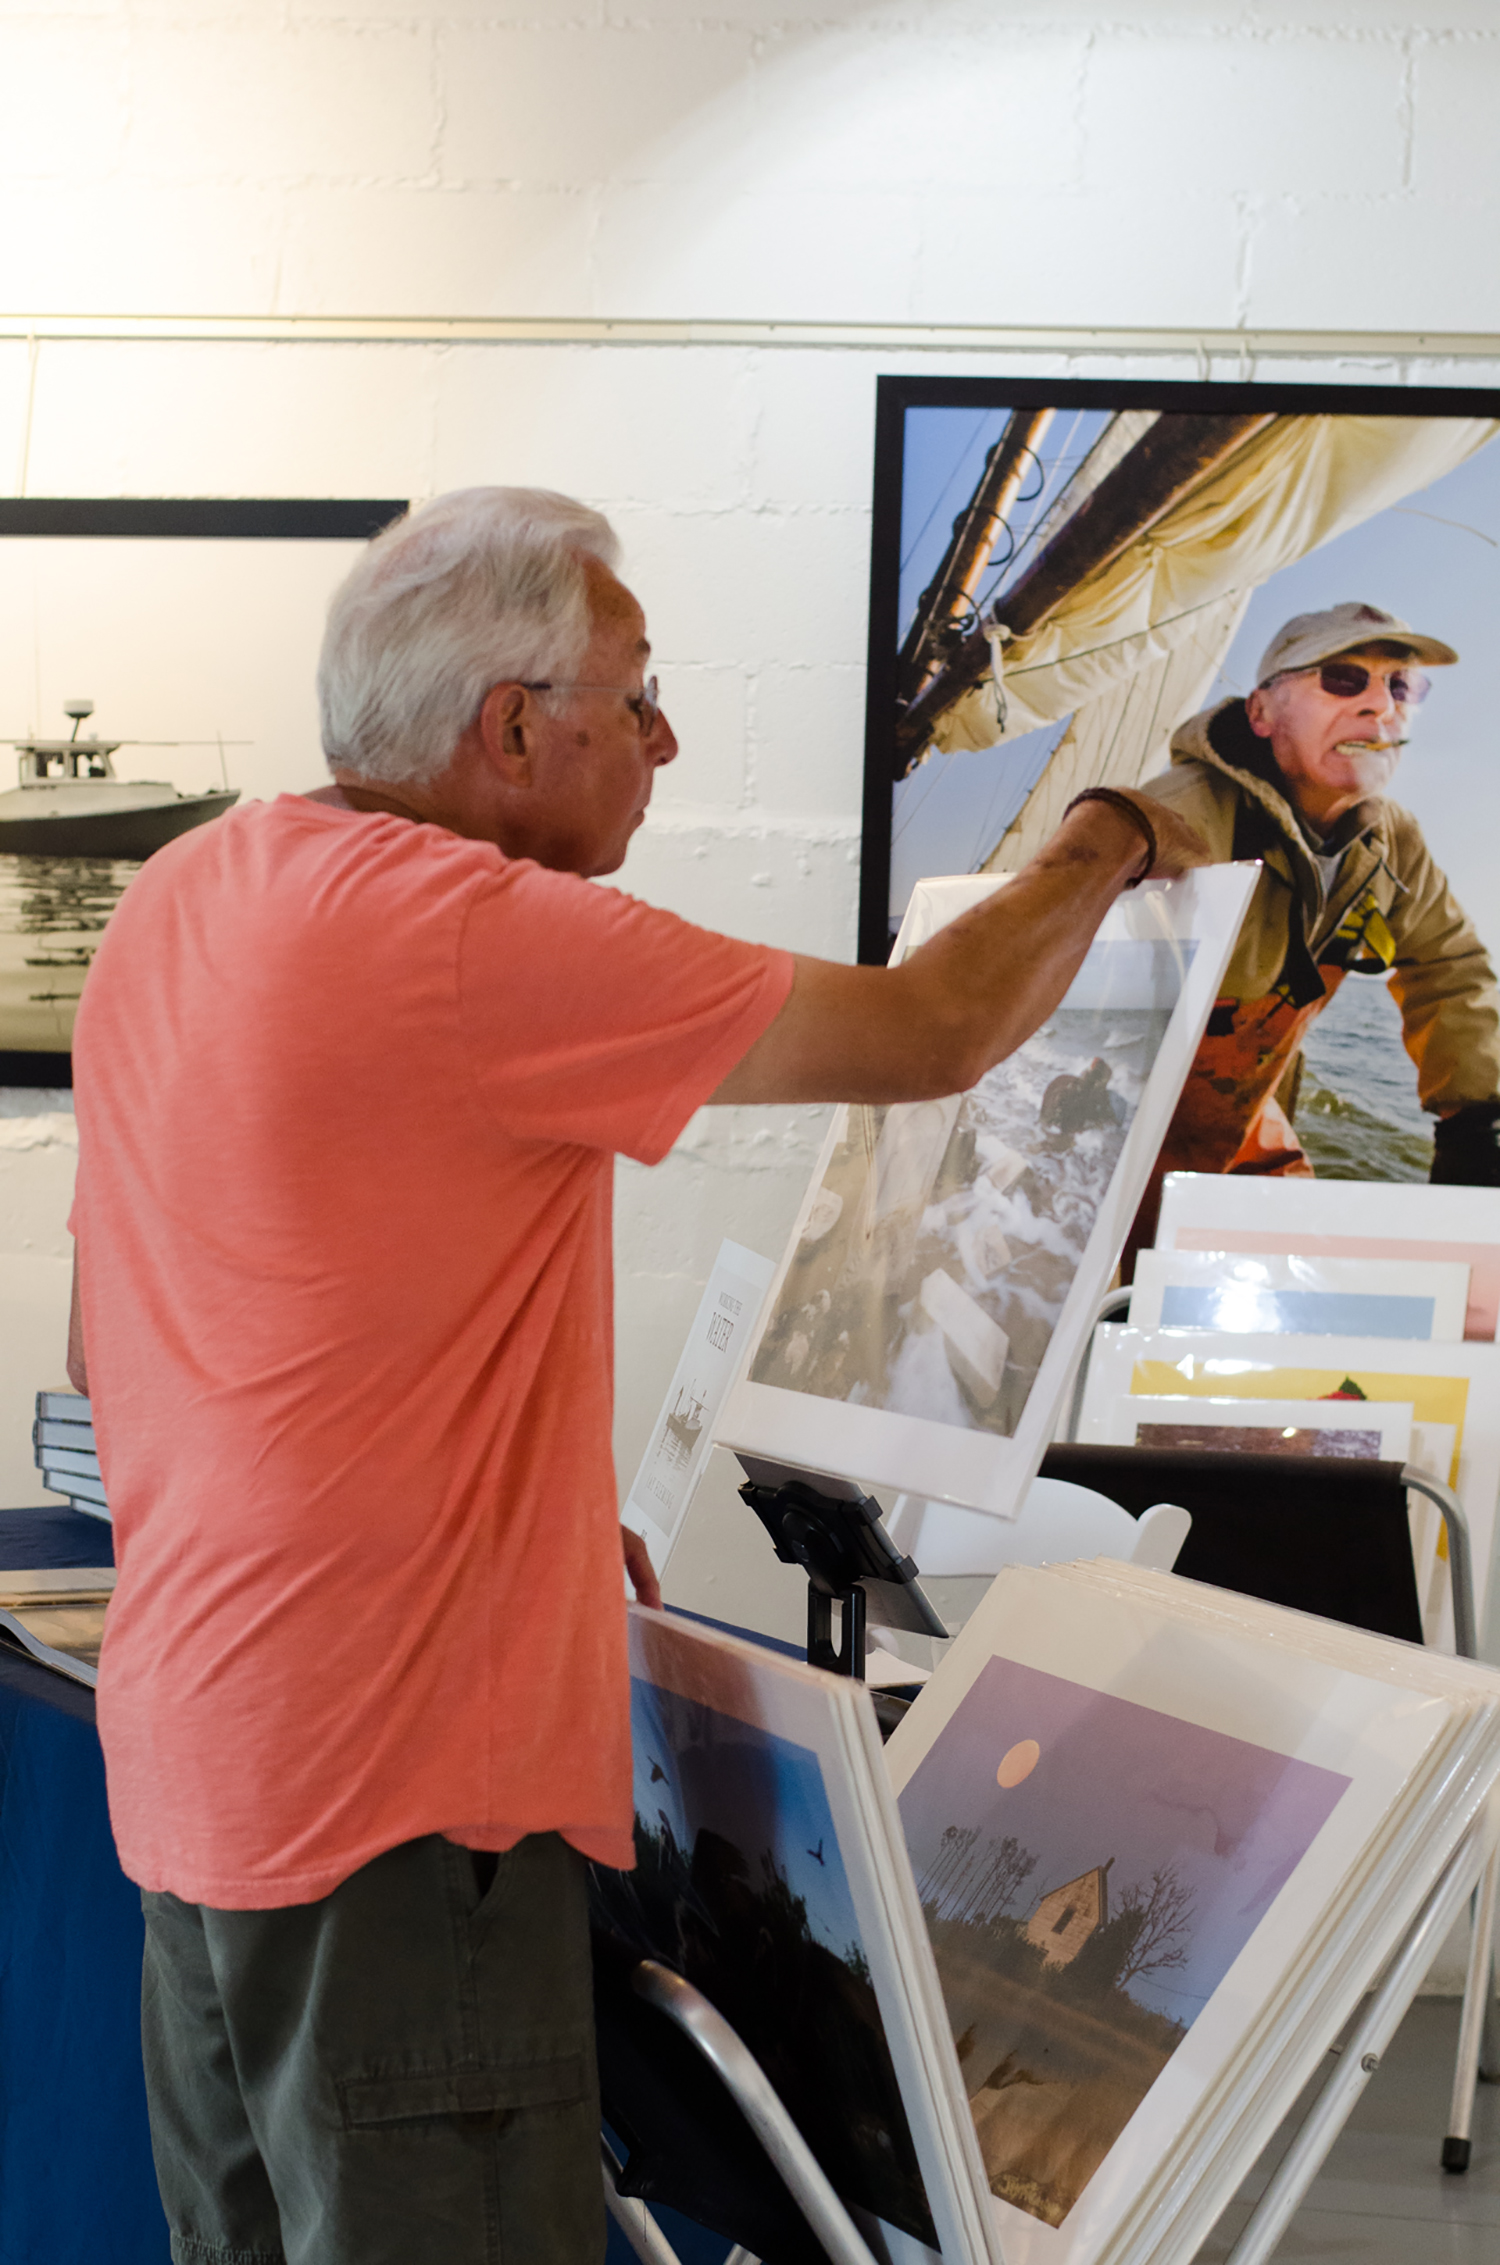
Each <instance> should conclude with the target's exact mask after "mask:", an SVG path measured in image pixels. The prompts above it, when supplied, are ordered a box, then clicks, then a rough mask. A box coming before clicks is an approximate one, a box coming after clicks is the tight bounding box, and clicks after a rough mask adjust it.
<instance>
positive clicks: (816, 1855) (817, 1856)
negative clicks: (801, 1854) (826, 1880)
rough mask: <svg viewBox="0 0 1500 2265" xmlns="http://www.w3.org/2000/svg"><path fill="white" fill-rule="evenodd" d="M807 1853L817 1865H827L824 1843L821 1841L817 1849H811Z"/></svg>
mask: <svg viewBox="0 0 1500 2265" xmlns="http://www.w3.org/2000/svg"><path fill="white" fill-rule="evenodd" d="M807 1853H808V1855H809V1856H810V1857H811V1858H812V1860H813V1862H814V1863H815V1864H825V1863H826V1861H827V1859H826V1858H825V1857H824V1854H823V1843H822V1841H821V1840H820V1841H819V1842H818V1845H817V1847H816V1848H810V1849H809V1850H808V1852H807Z"/></svg>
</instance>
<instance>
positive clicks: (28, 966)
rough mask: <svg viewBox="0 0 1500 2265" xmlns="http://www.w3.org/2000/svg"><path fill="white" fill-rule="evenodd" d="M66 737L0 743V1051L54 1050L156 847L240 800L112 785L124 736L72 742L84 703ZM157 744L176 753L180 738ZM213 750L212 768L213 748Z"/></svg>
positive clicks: (219, 792) (62, 1044)
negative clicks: (3, 755) (2, 766)
mask: <svg viewBox="0 0 1500 2265" xmlns="http://www.w3.org/2000/svg"><path fill="white" fill-rule="evenodd" d="M63 710H64V713H65V714H66V715H68V716H71V717H72V719H73V731H72V736H71V737H70V738H67V739H42V738H39V737H36V736H34V735H33V736H28V737H25V738H20V739H12V740H10V741H9V742H5V741H0V746H3V745H6V744H9V745H10V746H12V747H14V748H15V750H16V752H17V755H18V757H19V771H20V779H19V784H18V785H16V786H14V787H11V788H10V789H9V790H8V791H5V792H0V1051H3V1052H5V1053H15V1054H46V1055H50V1054H64V1053H66V1052H67V1051H68V1050H69V1049H70V1047H71V1046H72V1042H73V1018H74V1015H75V1014H76V1013H77V1011H78V999H79V994H80V993H81V992H82V990H83V979H84V977H85V976H86V975H87V973H88V971H89V963H90V962H91V960H92V959H93V956H94V953H95V952H96V951H97V950H98V948H99V938H100V937H101V935H102V934H103V933H104V928H105V924H106V923H107V921H108V919H109V916H110V914H111V913H112V912H113V911H114V908H115V906H116V905H117V904H118V903H119V901H120V898H121V897H122V896H123V894H124V892H125V889H126V887H127V886H128V884H129V882H130V881H131V879H132V878H133V877H134V875H135V874H136V873H137V872H138V871H139V870H140V867H141V865H142V863H143V862H144V860H145V859H146V858H148V857H150V856H151V855H152V853H153V852H154V851H155V850H158V849H160V848H162V847H163V845H164V844H165V843H167V842H169V841H173V840H175V839H176V837H177V836H178V835H179V834H184V833H187V832H188V831H189V830H190V829H191V828H192V827H194V826H202V825H206V824H207V823H208V822H209V820H210V819H213V818H221V817H223V815H224V813H225V812H226V811H227V810H232V809H233V808H234V805H235V804H236V802H238V800H239V791H238V789H237V788H235V787H231V786H229V785H228V784H227V783H226V784H225V785H224V786H222V787H213V788H210V789H208V791H206V792H205V793H201V794H183V793H180V792H179V791H178V789H177V788H176V787H174V786H170V785H168V784H167V783H166V781H164V780H160V779H122V778H118V777H117V776H116V775H115V768H114V763H113V760H112V758H113V757H114V755H115V754H116V753H117V751H118V750H119V749H120V748H122V747H124V746H127V745H130V744H137V745H140V744H146V745H149V744H151V743H150V742H145V743H142V742H134V743H132V742H128V741H126V740H123V739H97V738H83V737H80V726H81V725H82V724H83V723H84V722H85V720H86V719H87V718H88V717H89V716H91V715H92V714H93V712H94V703H93V701H92V700H67V701H65V702H64V703H63ZM158 744H164V745H170V746H174V747H175V746H181V745H183V744H184V743H183V742H181V741H170V742H159V743H158ZM207 744H210V745H217V746H218V747H219V760H220V764H221V766H222V763H223V760H224V755H223V743H222V742H209V743H207Z"/></svg>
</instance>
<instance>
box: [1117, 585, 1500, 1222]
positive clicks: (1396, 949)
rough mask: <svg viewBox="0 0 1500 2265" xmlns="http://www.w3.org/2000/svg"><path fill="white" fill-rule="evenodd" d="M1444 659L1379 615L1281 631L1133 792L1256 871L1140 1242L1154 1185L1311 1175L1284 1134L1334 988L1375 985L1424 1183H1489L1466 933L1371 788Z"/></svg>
mask: <svg viewBox="0 0 1500 2265" xmlns="http://www.w3.org/2000/svg"><path fill="white" fill-rule="evenodd" d="M1457 659H1458V655H1457V653H1456V652H1455V651H1454V650H1453V647H1452V646H1451V645H1446V644H1444V643H1443V642H1442V641H1441V639H1439V638H1436V637H1427V636H1420V635H1418V634H1417V633H1416V632H1415V631H1414V630H1413V629H1411V628H1410V627H1409V625H1408V624H1407V623H1406V622H1404V621H1401V620H1399V619H1398V618H1397V617H1396V615H1394V614H1391V613H1386V612H1384V611H1383V610H1382V609H1381V608H1380V607H1379V606H1372V605H1363V604H1358V603H1354V602H1349V603H1345V604H1342V605H1336V606H1330V607H1329V608H1328V609H1327V610H1326V611H1325V612H1322V613H1305V614H1298V615H1296V616H1295V617H1294V618H1293V619H1292V620H1291V621H1288V622H1286V623H1285V624H1284V625H1283V627H1282V628H1281V629H1279V630H1278V631H1277V633H1276V635H1275V636H1274V637H1273V638H1272V639H1271V642H1270V644H1269V645H1268V646H1267V648H1266V651H1265V653H1264V654H1263V655H1262V657H1261V662H1260V666H1259V669H1258V670H1257V673H1256V683H1255V689H1254V690H1253V691H1252V692H1251V693H1250V694H1249V696H1248V698H1245V699H1229V700H1222V701H1220V702H1219V703H1218V704H1217V705H1216V706H1215V707H1212V708H1209V709H1206V710H1205V711H1204V712H1203V713H1202V714H1200V715H1196V716H1193V717H1191V718H1190V719H1189V720H1188V722H1186V723H1184V724H1182V725H1180V726H1179V728H1178V730H1177V731H1176V732H1175V733H1174V734H1173V738H1172V767H1171V769H1170V770H1169V771H1164V772H1162V773H1160V774H1159V775H1158V776H1157V777H1155V778H1154V779H1148V780H1147V781H1146V782H1145V792H1146V793H1147V794H1150V795H1153V796H1155V798H1156V799H1157V800H1158V801H1160V802H1164V803H1166V804H1168V805H1169V806H1170V807H1171V808H1172V809H1173V810H1175V811H1176V812H1177V813H1178V814H1179V815H1180V816H1181V817H1183V818H1185V819H1187V820H1188V822H1189V823H1190V824H1191V825H1193V826H1195V827H1196V828H1197V830H1198V832H1199V833H1200V834H1201V835H1202V836H1203V837H1204V839H1205V840H1206V841H1207V842H1208V843H1209V845H1210V847H1211V849H1212V851H1213V855H1214V857H1215V859H1216V860H1217V859H1232V858H1260V859H1261V860H1262V861H1263V864H1264V867H1265V870H1264V872H1263V873H1262V875H1261V879H1260V883H1259V886H1258V887H1257V889H1256V892H1255V895H1254V897H1253V898H1252V900H1251V905H1250V910H1249V913H1248V914H1247V916H1246V919H1245V925H1244V927H1243V929H1242V930H1241V932H1240V938H1239V942H1238V944H1237V945H1236V947H1235V952H1234V956H1233V958H1232V959H1231V961H1230V964H1229V969H1228V972H1227V974H1226V976H1225V979H1224V986H1223V990H1222V993H1221V995H1220V997H1219V999H1218V1001H1217V1003H1216V1005H1215V1007H1214V1010H1213V1013H1212V1015H1211V1017H1210V1019H1209V1024H1208V1030H1207V1033H1206V1035H1205V1037H1204V1040H1203V1044H1202V1046H1201V1047H1200V1048H1199V1051H1198V1056H1197V1059H1196V1061H1195V1062H1194V1065H1193V1069H1192V1072H1191V1074H1190V1076H1189V1078H1188V1082H1187V1086H1186V1088H1185V1090H1184V1092H1183V1096H1182V1101H1181V1103H1180V1105H1179V1107H1178V1110H1177V1114H1176V1116H1175V1117H1174V1119H1173V1121H1172V1125H1171V1128H1170V1130H1169V1132H1168V1135H1167V1139H1166V1142H1165V1145H1164V1147H1163V1149H1162V1153H1161V1157H1160V1159H1159V1162H1158V1167H1157V1171H1158V1178H1157V1180H1156V1181H1155V1182H1154V1183H1153V1187H1152V1190H1151V1193H1150V1195H1149V1196H1148V1198H1147V1202H1146V1205H1145V1206H1143V1209H1142V1214H1141V1218H1140V1219H1139V1220H1138V1222H1137V1232H1136V1235H1135V1236H1134V1237H1132V1241H1133V1242H1135V1241H1138V1240H1139V1238H1140V1236H1141V1234H1142V1233H1143V1232H1144V1234H1145V1237H1146V1239H1148V1240H1149V1236H1150V1233H1151V1231H1152V1230H1153V1227H1154V1219H1155V1210H1156V1204H1157V1201H1158V1197H1159V1176H1160V1174H1161V1173H1164V1172H1169V1171H1189V1172H1262V1173H1310V1172H1311V1170H1312V1167H1311V1165H1310V1164H1309V1163H1308V1161H1307V1158H1306V1156H1305V1155H1304V1154H1303V1152H1302V1149H1301V1147H1300V1145H1299V1143H1298V1140H1297V1136H1296V1133H1295V1132H1294V1130H1293V1126H1292V1116H1293V1110H1294V1107H1295V1103H1296V1096H1297V1086H1298V1082H1299V1079H1300V1073H1301V1063H1302V1044H1303V1040H1304V1038H1305V1037H1306V1034H1307V1030H1308V1026H1309V1024H1310V1023H1311V1022H1312V1021H1313V1020H1314V1019H1315V1017H1316V1016H1317V1015H1319V1014H1321V1012H1322V1010H1323V1009H1324V1007H1326V1006H1327V1004H1328V1002H1329V1000H1330V999H1331V998H1332V997H1333V995H1334V992H1335V991H1336V990H1337V989H1338V987H1339V985H1340V983H1341V982H1342V981H1343V979H1344V977H1345V976H1346V975H1348V974H1362V975H1386V974H1388V975H1389V977H1390V987H1391V991H1392V994H1393V996H1394V997H1395V999H1396V1001H1397V1004H1398V1005H1399V1007H1400V1010H1401V1024H1402V1037H1403V1039H1404V1042H1405V1045H1406V1049H1407V1052H1408V1053H1409V1054H1410V1055H1411V1057H1412V1060H1413V1061H1414V1062H1415V1063H1416V1066H1417V1081H1418V1091H1419V1094H1420V1097H1421V1101H1422V1106H1423V1108H1424V1109H1427V1110H1429V1111H1430V1112H1431V1113H1432V1114H1433V1115H1434V1116H1435V1117H1436V1118H1437V1120H1438V1122H1437V1127H1436V1133H1435V1144H1434V1160H1433V1166H1432V1178H1433V1179H1434V1180H1435V1181H1445V1182H1448V1183H1450V1184H1453V1183H1457V1184H1463V1185H1470V1186H1495V1185H1497V1184H1500V1146H1497V1133H1500V1012H1497V998H1496V990H1495V976H1494V970H1493V969H1492V967H1491V965H1490V961H1489V958H1488V956H1487V954H1486V952H1485V949H1484V946H1483V945H1482V944H1481V942H1480V940H1479V937H1478V935H1477V933H1476V931H1475V929H1474V926H1473V923H1472V922H1471V921H1470V919H1469V917H1468V915H1467V914H1466V913H1465V911H1464V910H1463V907H1462V906H1461V905H1460V904H1459V903H1458V902H1457V900H1456V899H1455V897H1454V895H1453V893H1452V891H1451V889H1450V888H1449V886H1448V882H1447V879H1446V877H1445V876H1444V874H1443V873H1442V872H1441V871H1440V870H1439V868H1438V866H1437V865H1436V864H1435V863H1434V861H1433V858H1432V854H1431V852H1430V851H1429V849H1428V848H1427V845H1426V843H1425V842H1424V840H1423V838H1422V833H1421V829H1420V828H1419V826H1418V825H1417V822H1416V820H1415V819H1414V818H1413V817H1412V816H1411V814H1410V812H1409V811H1406V810H1403V809H1402V808H1401V806H1400V805H1399V803H1395V802H1390V801H1388V800H1387V799H1386V790H1387V788H1388V787H1389V785H1390V781H1391V776H1392V774H1393V772H1394V771H1395V768H1396V764H1397V762H1398V761H1399V759H1400V755H1401V750H1402V748H1403V747H1404V745H1405V744H1406V741H1407V739H1408V737H1409V735H1410V731H1411V727H1412V723H1413V721H1414V719H1415V716H1416V712H1417V710H1418V708H1419V707H1420V705H1421V703H1422V701H1423V699H1424V698H1425V697H1426V694H1427V691H1428V684H1429V679H1428V676H1427V673H1426V672H1427V670H1428V669H1429V668H1446V667H1450V666H1451V665H1452V664H1453V663H1454V662H1456V661H1457Z"/></svg>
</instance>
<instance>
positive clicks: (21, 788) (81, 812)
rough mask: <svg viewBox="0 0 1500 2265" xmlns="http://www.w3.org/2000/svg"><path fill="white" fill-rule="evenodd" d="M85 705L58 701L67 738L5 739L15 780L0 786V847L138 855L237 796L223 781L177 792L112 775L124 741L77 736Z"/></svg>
mask: <svg viewBox="0 0 1500 2265" xmlns="http://www.w3.org/2000/svg"><path fill="white" fill-rule="evenodd" d="M93 712H94V703H93V701H92V700H65V701H64V702H63V713H64V714H65V715H69V716H71V717H72V718H73V730H72V733H71V736H70V737H69V738H67V739H35V738H28V739H13V740H11V741H10V742H9V743H8V744H9V745H10V746H12V747H14V748H15V750H16V752H17V754H18V755H19V757H20V783H19V785H17V786H13V787H12V788H11V789H10V790H9V792H8V793H0V854H3V855H11V856H27V857H89V858H99V857H105V858H132V859H137V860H139V859H142V858H147V857H149V856H150V855H151V853H152V851H153V850H158V849H160V848H161V847H162V845H163V844H164V843H165V842H169V841H175V840H176V838H177V836H178V835H179V834H185V833H187V832H188V831H189V830H190V829H191V828H192V827H194V826H202V825H206V824H207V823H208V821H209V820H210V819H211V818H222V817H223V815H224V813H225V811H226V810H232V809H233V808H234V805H235V804H236V803H237V802H238V801H239V790H238V788H236V787H231V786H230V785H229V784H228V782H227V780H226V782H225V784H224V785H223V786H222V787H211V788H210V789H209V791H208V792H207V793H206V794H180V793H179V792H178V790H177V788H176V787H175V786H169V785H168V784H167V782H166V781H165V780H163V779H122V778H118V777H117V776H116V775H115V767H114V763H113V760H112V758H113V757H114V755H115V754H116V753H117V751H118V750H119V749H120V748H121V747H124V746H126V745H127V744H130V743H129V742H127V741H125V740H123V739H97V738H90V739H80V738H79V736H78V727H79V725H80V724H81V723H82V722H83V721H84V720H85V718H86V717H88V716H91V715H92V714H93ZM0 744H3V743H0ZM162 744H171V745H173V746H180V745H182V744H183V743H182V742H181V741H172V742H169V743H168V742H163V743H162ZM221 760H222V743H221Z"/></svg>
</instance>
